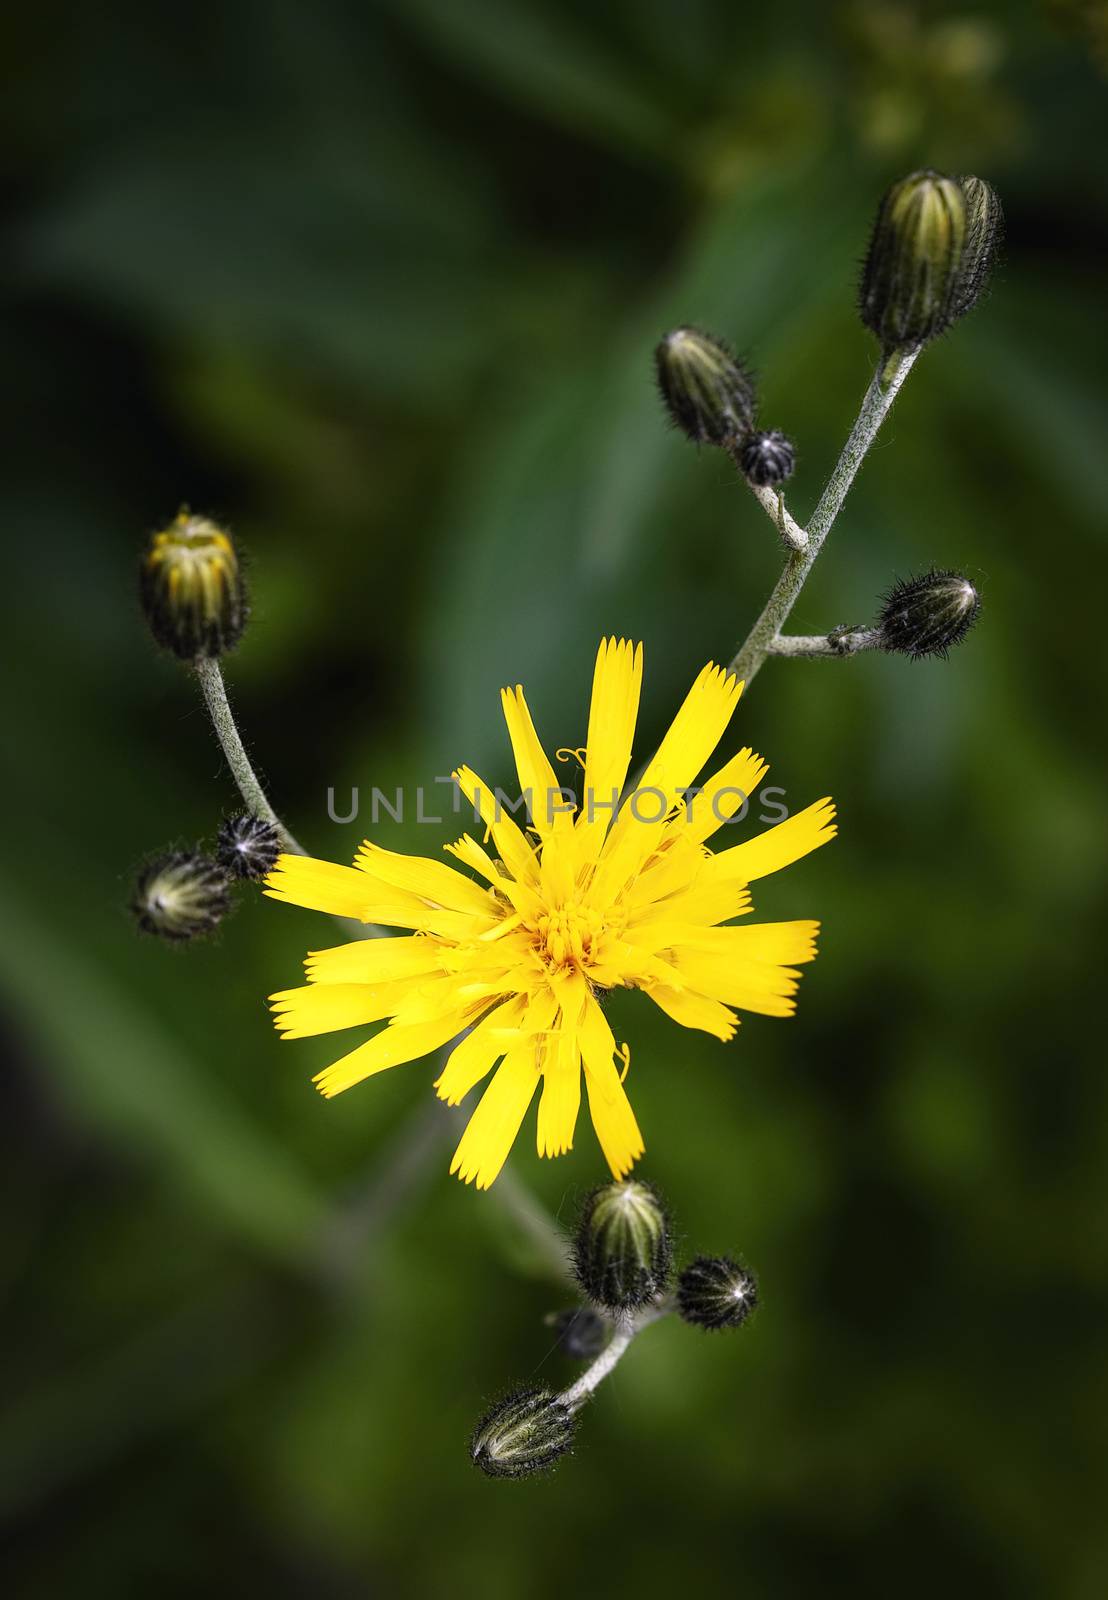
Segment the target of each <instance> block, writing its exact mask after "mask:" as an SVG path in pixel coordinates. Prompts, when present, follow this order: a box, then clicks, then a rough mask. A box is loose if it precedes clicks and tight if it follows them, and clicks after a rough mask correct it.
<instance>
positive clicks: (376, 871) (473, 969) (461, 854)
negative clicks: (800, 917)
mask: <svg viewBox="0 0 1108 1600" xmlns="http://www.w3.org/2000/svg"><path fill="white" fill-rule="evenodd" d="M641 687H642V647H641V645H632V644H630V643H628V642H627V641H626V640H623V639H619V640H617V639H605V640H603V641H602V643H601V646H600V650H599V652H598V654H597V659H596V669H595V672H594V675H593V688H592V702H591V706H590V709H589V719H588V743H587V745H586V746H585V747H584V750H583V752H578V759H579V760H580V761H581V762H582V764H583V768H584V771H583V790H582V792H581V794H580V795H579V796H578V797H577V799H576V806H575V807H574V805H573V804H571V803H569V802H568V800H567V799H566V798H565V797H563V796H562V795H561V794H560V793H559V780H558V778H557V777H556V775H555V771H554V768H553V766H552V765H551V762H550V760H549V758H548V757H547V754H546V752H545V750H544V749H543V747H542V745H541V743H540V741H539V738H538V735H537V733H536V732H535V725H534V721H533V719H532V717H531V713H530V710H529V708H528V705H527V702H526V699H525V698H524V694H523V690H522V689H521V688H520V687H519V686H518V685H517V686H516V687H515V688H513V689H505V690H504V691H503V694H502V699H501V703H502V707H503V711H504V717H505V721H506V723H507V728H508V735H509V739H510V741H511V745H512V751H513V754H514V756H515V761H516V769H517V773H518V776H519V782H520V787H521V790H523V791H526V793H527V795H528V799H529V801H530V807H529V815H530V824H529V826H528V827H524V826H522V825H521V823H522V822H524V821H526V820H527V819H525V818H523V817H522V816H521V817H520V821H516V820H515V818H514V816H513V814H512V811H511V809H509V808H508V807H507V806H506V805H504V804H503V798H502V797H498V796H497V794H496V793H495V791H493V790H491V789H488V788H487V787H486V786H485V785H484V784H483V783H482V782H481V780H480V779H479V778H478V777H477V775H476V773H474V772H473V771H472V770H471V769H470V768H469V767H464V766H463V767H459V768H458V770H457V772H456V773H455V774H454V777H455V780H456V782H457V784H458V787H459V790H460V792H461V794H462V795H464V796H465V798H466V799H467V800H468V802H469V804H470V805H471V806H472V808H473V815H474V822H475V826H474V830H473V834H470V833H465V834H463V835H462V837H461V838H460V839H457V840H456V841H454V842H453V843H452V844H449V845H447V846H446V847H445V848H446V850H447V852H448V853H449V854H450V856H451V857H452V858H453V864H449V863H447V862H446V861H440V860H436V859H429V858H427V857H421V856H409V855H403V854H398V853H396V852H394V851H390V850H384V849H382V848H381V847H380V846H379V845H377V844H375V843H374V842H373V841H372V840H366V841H365V843H364V844H363V845H362V847H361V849H360V850H359V851H358V855H357V858H356V860H355V863H354V865H353V866H350V867H344V866H339V865H336V864H334V863H333V862H329V861H315V860H311V859H310V858H307V857H304V856H289V855H286V856H281V857H280V859H279V860H278V862H277V864H276V866H275V867H274V869H273V871H272V872H271V873H270V874H269V877H268V878H267V880H266V892H267V893H268V894H270V895H271V896H272V897H273V898H274V899H277V900H284V901H286V902H289V903H291V904H293V905H299V906H305V907H307V908H308V909H309V910H313V911H326V912H330V913H331V914H332V915H334V916H337V917H341V918H346V919H350V920H354V921H358V922H363V923H373V924H380V925H383V926H386V927H391V928H398V929H402V930H404V931H403V932H402V933H399V934H396V935H394V936H392V937H389V938H378V939H359V940H355V941H353V942H352V943H349V944H342V945H337V946H334V947H332V948H329V949H324V950H317V951H314V952H313V953H312V954H310V955H309V956H308V957H307V959H306V961H305V963H304V966H305V973H306V976H307V980H308V981H307V983H306V984H302V985H300V986H299V987H294V988H290V989H282V990H279V991H278V992H277V993H276V994H274V995H272V996H271V997H270V1004H271V1007H272V1009H273V1013H274V1020H275V1022H276V1026H277V1028H278V1030H279V1031H280V1033H281V1034H282V1035H283V1036H284V1037H285V1038H290V1039H297V1038H305V1037H309V1036H313V1035H317V1034H318V1035H323V1034H328V1033H332V1032H338V1031H340V1030H343V1029H348V1028H362V1027H367V1026H370V1025H374V1024H383V1026H379V1027H378V1030H377V1031H376V1032H375V1033H373V1034H372V1036H371V1037H370V1038H368V1039H366V1040H365V1041H364V1042H362V1043H359V1044H358V1045H357V1046H356V1047H355V1048H354V1049H352V1050H351V1051H350V1052H349V1053H348V1054H347V1055H344V1056H343V1057H342V1058H341V1059H340V1060H338V1061H336V1062H334V1063H333V1064H332V1065H331V1066H329V1067H326V1068H325V1069H324V1070H323V1071H322V1072H320V1073H318V1074H317V1076H316V1079H315V1082H316V1084H317V1086H318V1088H319V1090H320V1092H321V1093H322V1094H324V1095H326V1096H327V1097H328V1098H330V1097H331V1096H334V1095H337V1094H341V1093H342V1092H343V1091H344V1090H345V1089H349V1088H351V1087H352V1086H353V1085H354V1084H356V1083H360V1082H361V1081H362V1080H363V1079H365V1078H368V1077H371V1076H373V1074H375V1073H378V1072H384V1071H386V1070H387V1069H388V1068H389V1067H394V1066H399V1065H400V1064H402V1063H403V1062H407V1061H416V1060H418V1059H420V1058H421V1057H423V1056H426V1055H429V1054H430V1053H431V1052H433V1051H438V1050H443V1049H444V1047H447V1048H446V1049H445V1050H444V1055H443V1057H442V1058H441V1061H442V1064H441V1067H440V1070H439V1076H438V1078H437V1080H436V1082H435V1090H436V1092H437V1093H438V1095H439V1096H440V1097H441V1098H442V1099H443V1100H445V1101H447V1102H448V1104H450V1105H457V1104H458V1103H459V1102H460V1101H461V1100H463V1099H465V1097H466V1096H468V1095H470V1094H472V1093H474V1092H475V1091H477V1090H478V1087H479V1086H480V1085H482V1084H483V1085H484V1087H483V1089H482V1090H481V1092H480V1099H479V1100H478V1102H477V1105H476V1108H475V1110H474V1111H473V1114H472V1116H471V1117H470V1120H469V1124H468V1126H467V1128H466V1130H465V1132H464V1134H463V1135H462V1139H461V1142H460V1143H459V1145H458V1148H457V1150H456V1152H455V1155H454V1159H453V1162H452V1164H451V1169H450V1170H451V1171H452V1172H454V1173H457V1175H458V1176H459V1177H460V1178H461V1179H463V1181H465V1182H466V1183H473V1184H474V1185H475V1186H476V1187H477V1188H479V1189H484V1188H488V1186H489V1185H490V1184H491V1183H493V1182H494V1181H495V1179H496V1177H497V1174H498V1173H499V1172H500V1170H501V1168H502V1167H503V1165H504V1162H505V1160H506V1158H507V1155H508V1152H509V1150H510V1149H511V1147H512V1144H513V1143H514V1141H515V1138H516V1135H517V1133H518V1132H519V1129H520V1126H521V1124H522V1122H523V1119H524V1117H525V1116H526V1115H527V1111H528V1108H529V1107H530V1105H531V1104H532V1101H533V1100H534V1099H535V1097H536V1093H537V1094H538V1114H537V1129H536V1141H537V1146H538V1151H539V1154H540V1155H544V1156H555V1155H563V1154H564V1153H565V1152H566V1151H567V1150H570V1149H571V1148H572V1146H573V1140H574V1132H575V1129H576V1124H577V1119H578V1115H579V1112H580V1107H581V1098H582V1085H583V1086H584V1089H585V1092H586V1093H587V1097H588V1108H589V1115H590V1118H591V1120H592V1124H593V1127H594V1129H595V1131H596V1136H597V1139H598V1141H599V1143H600V1147H601V1149H602V1151H603V1153H604V1156H605V1159H606V1160H607V1162H608V1165H609V1166H610V1168H611V1170H612V1172H613V1173H614V1174H615V1175H616V1176H617V1177H622V1176H624V1175H625V1174H626V1173H628V1172H629V1171H630V1170H631V1168H632V1167H633V1165H634V1163H635V1162H636V1161H637V1160H638V1158H639V1156H641V1154H642V1152H643V1139H642V1134H641V1133H640V1131H639V1126H638V1123H637V1122H636V1120H635V1115H634V1112H633V1111H632V1109H631V1104H630V1101H629V1100H628V1097H627V1092H626V1088H625V1086H624V1081H623V1079H624V1077H625V1076H626V1071H627V1062H628V1060H629V1054H628V1050H627V1047H626V1046H617V1043H616V1040H615V1038H614V1036H613V1034H612V1030H611V1027H610V1025H609V1023H608V1020H607V1017H606V1016H605V1014H604V1010H603V1008H602V1006H601V1004H600V1000H601V998H602V997H603V994H604V992H605V991H606V990H608V989H611V988H616V987H622V988H634V989H642V990H643V991H644V992H645V993H646V994H647V995H648V996H649V997H650V999H652V1000H653V1001H654V1003H655V1004H656V1005H657V1006H658V1007H659V1008H660V1009H661V1010H662V1011H664V1012H665V1013H666V1015H667V1016H669V1017H671V1018H672V1019H673V1021H675V1022H676V1023H678V1024H680V1026H681V1027H684V1028H693V1029H699V1030H701V1031H703V1032H706V1033H709V1034H712V1035H714V1036H715V1037H716V1038H717V1039H720V1040H721V1041H723V1042H726V1041H728V1040H730V1039H731V1038H732V1037H733V1036H734V1034H735V1031H736V1029H737V1027H738V1024H739V1020H740V1019H739V1015H738V1013H739V1012H740V1011H748V1012H756V1013H760V1014H762V1015H766V1016H774V1017H783V1016H788V1015H790V1014H791V1013H792V1011H793V1010H794V1009H795V1005H796V990H797V985H798V983H799V979H800V968H801V967H802V966H803V965H804V964H805V963H806V962H809V961H811V960H812V959H813V957H814V956H815V953H816V935H817V933H818V924H817V923H815V922H811V921H794V922H771V923H754V922H749V921H741V922H739V921H736V919H739V918H746V917H747V916H748V914H749V912H750V891H749V888H748V887H747V886H748V885H749V884H750V883H753V882H755V881H756V880H758V879H760V878H763V877H765V876H766V875H767V874H769V873H772V872H776V871H778V870H780V869H781V868H782V867H786V866H789V865H790V864H791V863H792V862H794V861H797V860H799V859H800V857H801V856H804V855H807V854H808V853H809V852H810V851H812V850H815V849H817V848H818V847H819V846H820V845H822V844H825V843H826V842H827V841H828V840H829V839H831V838H833V837H834V834H835V827H834V815H835V812H834V807H833V806H832V804H831V802H830V801H829V800H821V801H818V802H817V803H816V804H815V805H813V806H809V807H808V809H807V810H805V811H802V812H800V813H798V815H796V816H795V817H789V818H788V819H787V820H786V821H785V822H782V823H780V824H779V825H778V826H777V827H775V828H770V829H767V830H766V831H764V832H762V833H760V834H757V835H755V836H752V837H750V838H744V839H743V840H742V842H741V843H738V844H732V845H730V846H729V847H728V848H725V849H722V850H720V851H718V852H716V853H714V854H713V853H712V851H711V850H710V848H709V846H708V841H709V840H710V839H712V838H713V837H714V836H715V835H716V834H717V832H718V831H719V830H720V829H721V828H723V826H724V824H725V823H726V824H730V826H729V827H728V828H727V835H728V837H729V838H731V837H734V834H735V833H736V832H737V831H738V826H739V825H740V823H741V819H742V818H743V817H745V815H746V811H747V803H748V802H749V800H750V798H751V796H752V795H753V793H754V791H755V789H756V788H757V786H758V785H759V784H760V783H761V781H762V779H763V778H764V776H765V773H766V770H767V769H766V765H765V762H764V761H763V760H762V758H761V757H760V756H757V755H755V754H754V753H753V752H752V751H750V750H741V751H740V752H739V753H738V755H736V756H733V757H731V759H730V760H728V761H726V762H724V763H723V764H722V766H720V767H719V768H718V770H717V771H716V772H715V773H713V774H711V775H709V776H708V777H707V778H706V779H704V780H703V781H698V780H699V779H700V772H701V768H702V767H703V766H704V764H705V763H706V762H707V761H708V760H709V758H710V757H711V755H712V753H713V751H714V750H715V749H716V746H717V745H718V743H719V741H720V739H721V738H722V736H723V734H724V731H725V730H726V728H727V725H728V723H729V721H730V719H731V716H732V713H733V712H734V709H735V706H736V704H737V702H738V699H739V695H740V693H741V690H742V685H741V684H740V683H738V682H737V680H736V679H735V678H734V676H733V675H732V674H730V673H728V672H725V671H724V670H723V669H721V668H720V667H716V666H712V665H711V664H709V665H708V666H707V667H705V668H704V670H703V671H702V672H701V673H700V675H699V676H698V678H697V679H696V682H695V683H694V684H693V686H692V688H691V689H690V691H689V693H688V695H687V696H686V698H685V701H684V703H683V704H682V706H681V709H680V710H679V711H678V713H677V716H676V717H675V719H674V721H673V724H672V726H671V727H670V729H669V732H668V733H667V734H666V736H665V738H664V739H663V740H662V742H661V744H660V746H659V748H658V750H657V752H656V753H655V755H654V756H653V758H652V759H651V760H650V761H649V762H648V763H647V765H646V767H645V769H644V771H643V773H642V776H641V778H640V779H639V780H638V782H637V784H636V783H632V784H630V785H628V772H629V770H630V766H631V752H632V745H633V742H634V736H635V723H636V719H637V716H638V707H639V698H640V693H641ZM620 796H622V799H620ZM617 802H618V803H617Z"/></svg>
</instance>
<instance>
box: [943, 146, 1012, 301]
mask: <svg viewBox="0 0 1108 1600" xmlns="http://www.w3.org/2000/svg"><path fill="white" fill-rule="evenodd" d="M958 186H959V188H960V189H961V191H962V195H963V198H964V199H965V203H966V246H965V253H964V255H963V258H962V265H961V268H960V270H959V273H958V284H957V288H956V289H955V294H954V305H953V308H952V309H953V317H952V319H951V320H953V318H954V317H961V316H964V315H965V313H966V312H967V311H971V310H972V309H973V307H974V306H975V305H976V304H977V301H978V300H979V299H980V297H981V292H982V290H983V289H984V288H985V285H986V284H987V283H988V281H989V274H990V272H991V271H992V269H993V264H994V262H995V261H996V257H997V252H998V250H999V249H1000V245H1001V239H1002V236H1003V233H1004V213H1003V212H1002V210H1001V208H1000V201H999V199H998V198H997V193H996V190H995V189H994V188H993V187H992V185H991V184H988V183H986V182H985V180H984V178H974V177H972V176H967V177H963V178H959V179H958Z"/></svg>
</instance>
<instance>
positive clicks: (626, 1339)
mask: <svg viewBox="0 0 1108 1600" xmlns="http://www.w3.org/2000/svg"><path fill="white" fill-rule="evenodd" d="M673 1306H674V1302H673V1300H672V1298H670V1299H667V1300H659V1301H658V1302H657V1303H656V1304H655V1305H652V1306H647V1308H646V1309H645V1311H640V1312H639V1314H638V1316H636V1317H623V1318H621V1319H620V1321H619V1322H617V1323H616V1329H615V1332H614V1333H613V1334H612V1337H611V1339H610V1340H609V1341H608V1343H607V1344H606V1345H605V1347H604V1349H603V1350H602V1351H601V1352H600V1354H599V1355H598V1356H597V1358H596V1360H595V1361H594V1362H593V1363H592V1365H591V1366H590V1367H589V1368H587V1370H586V1371H584V1372H583V1373H582V1374H581V1376H580V1377H579V1378H578V1380H577V1382H576V1383H574V1384H571V1385H570V1387H569V1388H568V1389H566V1390H564V1391H563V1392H562V1393H561V1394H560V1395H559V1396H558V1398H559V1400H560V1401H561V1402H562V1404H563V1405H564V1406H567V1407H568V1408H569V1410H570V1411H579V1410H580V1408H581V1407H582V1406H583V1405H584V1404H585V1402H586V1400H588V1399H590V1397H591V1396H592V1393H593V1391H594V1390H595V1389H596V1388H597V1387H598V1386H599V1385H600V1384H601V1383H603V1382H604V1379H605V1378H606V1377H607V1376H608V1374H609V1373H610V1372H611V1371H612V1369H613V1368H614V1367H615V1366H616V1365H617V1364H618V1363H619V1362H620V1361H622V1359H623V1357H624V1356H625V1355H626V1353H627V1350H628V1348H629V1346H630V1344H631V1341H632V1340H633V1339H637V1338H638V1336H639V1334H640V1333H641V1332H642V1331H643V1329H644V1328H649V1327H650V1326H651V1324H652V1323H655V1322H661V1320H662V1318H663V1317H668V1316H669V1314H670V1312H671V1311H672V1310H673Z"/></svg>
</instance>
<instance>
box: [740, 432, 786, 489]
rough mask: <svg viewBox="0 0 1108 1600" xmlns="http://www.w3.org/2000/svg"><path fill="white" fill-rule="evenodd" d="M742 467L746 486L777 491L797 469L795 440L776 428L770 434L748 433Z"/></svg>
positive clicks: (743, 451)
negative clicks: (750, 485) (793, 441)
mask: <svg viewBox="0 0 1108 1600" xmlns="http://www.w3.org/2000/svg"><path fill="white" fill-rule="evenodd" d="M739 466H740V467H741V468H742V474H743V477H744V478H745V479H746V481H747V483H753V484H754V485H755V486H756V487H757V488H759V489H774V488H776V487H777V485H778V484H779V483H784V482H785V481H786V480H787V479H788V478H791V477H792V475H793V471H794V469H795V467H796V451H795V450H794V449H793V444H792V440H791V439H789V438H788V437H787V436H786V435H785V434H783V433H779V432H778V431H777V429H776V428H774V429H771V430H770V431H769V432H768V433H752V434H749V435H748V436H747V437H746V438H745V439H744V440H743V442H742V448H741V449H740V451H739Z"/></svg>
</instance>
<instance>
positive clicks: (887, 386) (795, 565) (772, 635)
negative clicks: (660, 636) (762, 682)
mask: <svg viewBox="0 0 1108 1600" xmlns="http://www.w3.org/2000/svg"><path fill="white" fill-rule="evenodd" d="M918 355H919V350H906V351H902V352H901V353H900V354H899V355H896V356H893V357H890V359H889V361H888V362H887V363H885V364H884V365H883V366H882V367H880V368H879V369H878V370H877V372H875V373H874V375H873V381H872V383H871V384H870V386H869V388H868V389H867V390H866V394H865V398H864V399H863V401H862V408H861V410H860V411H859V413H858V419H857V421H856V422H855V424H854V426H853V428H852V429H851V430H850V437H849V438H848V439H847V441H846V444H845V445H844V446H843V452H842V455H841V456H840V457H839V460H838V465H837V466H836V467H835V470H834V472H833V473H832V474H831V477H830V478H829V479H828V482H827V487H826V489H824V491H823V494H822V495H821V496H820V500H819V504H818V505H817V506H816V509H815V511H813V513H812V518H811V521H810V522H809V523H808V529H807V533H808V539H807V543H806V544H805V545H803V546H802V547H800V548H799V549H796V550H794V551H793V553H792V554H791V555H790V556H789V558H788V560H787V561H786V562H785V569H784V571H783V572H782V574H781V576H780V578H778V580H777V583H776V585H775V586H774V590H773V593H772V594H771V595H770V597H769V599H768V600H767V601H766V605H765V609H764V610H763V612H762V614H761V616H760V617H759V618H758V620H757V622H756V623H755V624H754V626H753V628H751V630H750V633H749V634H748V635H747V639H746V642H745V643H744V644H743V645H742V646H741V648H740V649H739V651H738V652H737V654H736V655H735V657H734V659H733V660H732V662H731V665H730V668H729V670H730V671H731V672H733V673H734V674H735V676H736V677H738V678H741V679H742V680H743V682H745V684H746V685H747V687H748V688H749V686H750V682H751V680H752V679H753V677H754V675H755V673H756V672H757V671H758V668H759V667H760V666H761V665H762V662H763V661H764V660H765V659H766V656H767V655H770V654H771V653H773V651H774V645H775V643H776V641H777V639H778V637H779V636H780V633H781V629H782V628H783V627H784V625H785V622H786V621H787V619H788V616H789V613H790V611H791V610H792V608H793V606H794V605H795V604H796V602H797V599H798V598H799V596H800V591H801V590H802V589H803V587H804V584H805V582H806V581H807V578H808V574H809V573H810V572H811V570H812V567H813V566H814V565H815V560H816V557H817V556H818V555H819V553H820V550H821V549H822V548H823V542H824V540H825V539H826V538H827V535H828V534H829V533H830V531H831V528H832V525H833V524H834V521H835V518H836V517H837V516H838V514H839V511H840V509H841V507H842V503H843V501H844V500H845V499H846V497H847V494H848V492H849V490H850V486H851V484H852V483H853V482H854V479H855V476H856V474H857V472H858V468H859V467H860V466H861V465H862V462H863V461H864V460H865V458H866V452H867V451H868V450H869V448H870V446H871V445H872V443H873V441H874V439H876V437H877V433H878V430H879V429H880V427H881V424H882V423H883V422H884V420H885V418H886V417H887V416H888V414H889V411H890V409H891V408H892V403H893V401H894V400H895V399H896V397H897V395H898V394H899V392H900V388H901V385H902V384H903V382H904V380H905V378H906V377H907V376H908V374H909V372H910V371H911V369H912V364H913V362H914V361H915V359H916V357H917V356H918ZM779 653H781V654H785V653H786V652H779Z"/></svg>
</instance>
